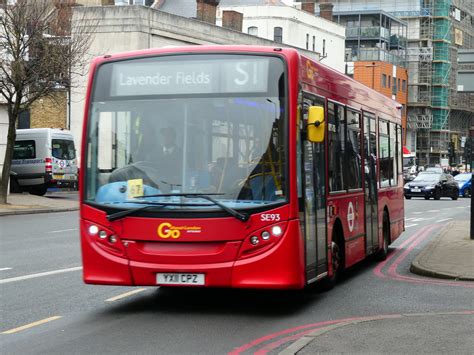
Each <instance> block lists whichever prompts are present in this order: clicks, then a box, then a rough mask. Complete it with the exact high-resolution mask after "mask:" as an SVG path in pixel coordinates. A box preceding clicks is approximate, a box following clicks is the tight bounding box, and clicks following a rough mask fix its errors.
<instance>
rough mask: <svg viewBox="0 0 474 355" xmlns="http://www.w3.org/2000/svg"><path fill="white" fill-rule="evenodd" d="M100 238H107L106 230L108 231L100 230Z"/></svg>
mask: <svg viewBox="0 0 474 355" xmlns="http://www.w3.org/2000/svg"><path fill="white" fill-rule="evenodd" d="M99 238H100V239H105V238H107V232H106V231H100V232H99Z"/></svg>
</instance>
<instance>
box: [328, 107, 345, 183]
mask: <svg viewBox="0 0 474 355" xmlns="http://www.w3.org/2000/svg"><path fill="white" fill-rule="evenodd" d="M327 117H328V147H329V151H328V177H329V191H330V192H333V191H342V190H345V186H344V178H343V164H344V140H345V138H344V131H345V118H344V107H343V106H340V105H336V104H334V103H332V102H329V103H328V114H327Z"/></svg>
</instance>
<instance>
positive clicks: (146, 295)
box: [0, 199, 474, 354]
mask: <svg viewBox="0 0 474 355" xmlns="http://www.w3.org/2000/svg"><path fill="white" fill-rule="evenodd" d="M469 204H470V200H469V199H459V200H457V201H452V200H449V199H441V200H440V201H433V200H430V201H425V200H423V199H412V200H410V201H406V203H405V206H406V232H405V233H404V234H403V235H402V236H401V237H400V238H399V239H398V240H397V241H396V242H395V243H394V244H393V245H392V246H391V254H390V256H389V259H388V261H387V262H385V263H377V262H375V261H373V260H368V261H365V262H363V263H361V264H360V265H359V266H357V267H355V268H353V269H352V270H350V271H349V272H347V274H346V275H345V277H344V278H343V280H341V282H339V284H338V285H337V286H336V287H335V288H334V289H332V290H330V291H328V292H322V291H320V290H318V289H317V288H312V289H309V290H305V291H299V292H295V291H291V292H275V291H271V292H270V291H254V290H248V291H245V290H244V291H236V290H216V289H159V288H156V287H139V288H138V287H137V288H132V287H113V286H91V285H85V284H83V282H82V279H81V276H82V275H81V259H80V249H79V236H78V213H77V212H68V213H50V214H37V215H22V216H4V217H0V306H1V319H2V322H1V324H0V350H1V352H2V354H40V353H41V354H66V353H67V354H70V353H74V354H92V353H96V354H98V353H100V354H106V353H110V354H127V353H150V354H225V353H233V354H239V353H259V354H266V353H268V354H276V353H279V352H280V351H282V350H284V349H287V348H288V346H290V345H291V344H292V343H294V342H295V341H297V340H298V339H301V337H302V336H303V335H304V334H306V335H308V334H309V332H310V331H311V332H314V331H318V330H319V331H321V329H322V327H323V326H324V327H327V326H328V325H331V326H332V327H333V328H334V329H332V330H331V331H329V332H326V333H325V334H323V335H322V336H319V337H315V338H314V340H313V341H312V342H311V347H307V348H304V349H303V350H301V352H300V353H302V354H303V353H312V352H314V351H320V352H356V351H360V352H367V351H377V352H412V353H419V352H430V351H433V350H434V351H435V352H471V351H472V349H473V348H474V343H473V340H472V339H473V337H472V329H473V328H474V314H473V312H472V311H473V310H474V304H473V302H474V301H473V300H474V297H473V295H474V292H473V287H474V283H469V282H456V281H448V280H438V279H430V278H426V277H420V276H417V275H413V274H411V273H410V272H409V271H408V270H409V266H410V263H411V260H413V258H414V257H415V255H416V254H417V253H418V252H419V251H420V250H421V249H422V248H423V247H424V246H425V245H426V243H428V242H429V240H430V239H431V238H433V236H434V235H435V233H436V232H437V231H438V230H439V229H440V228H441V227H442V226H443V225H444V224H445V223H447V222H448V221H453V220H456V219H464V220H466V219H469V217H470V208H469ZM324 329H326V328H324ZM326 330H327V329H326ZM335 339H337V340H335ZM469 349H470V350H469Z"/></svg>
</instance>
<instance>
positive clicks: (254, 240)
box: [250, 235, 260, 245]
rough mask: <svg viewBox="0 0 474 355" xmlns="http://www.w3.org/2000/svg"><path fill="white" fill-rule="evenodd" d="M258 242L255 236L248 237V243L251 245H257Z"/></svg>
mask: <svg viewBox="0 0 474 355" xmlns="http://www.w3.org/2000/svg"><path fill="white" fill-rule="evenodd" d="M259 242H260V241H259V240H258V237H257V236H256V235H253V236H251V237H250V243H252V245H257V244H258V243H259Z"/></svg>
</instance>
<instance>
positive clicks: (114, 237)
mask: <svg viewBox="0 0 474 355" xmlns="http://www.w3.org/2000/svg"><path fill="white" fill-rule="evenodd" d="M116 241H117V237H116V236H115V235H111V236H110V237H109V242H111V243H115V242H116Z"/></svg>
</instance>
